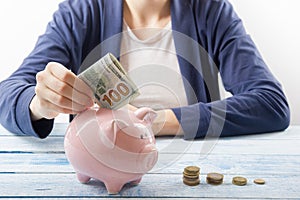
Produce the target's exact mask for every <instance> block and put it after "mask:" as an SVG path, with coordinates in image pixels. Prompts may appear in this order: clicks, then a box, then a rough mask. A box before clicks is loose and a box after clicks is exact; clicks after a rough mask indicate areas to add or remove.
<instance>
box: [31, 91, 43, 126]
mask: <svg viewBox="0 0 300 200" xmlns="http://www.w3.org/2000/svg"><path fill="white" fill-rule="evenodd" d="M37 101H38V99H37V97H36V96H34V97H33V98H32V100H31V102H30V105H29V110H30V118H31V121H37V120H40V119H42V118H43V116H42V115H41V114H39V112H38V110H39V109H37V103H38V102H37Z"/></svg>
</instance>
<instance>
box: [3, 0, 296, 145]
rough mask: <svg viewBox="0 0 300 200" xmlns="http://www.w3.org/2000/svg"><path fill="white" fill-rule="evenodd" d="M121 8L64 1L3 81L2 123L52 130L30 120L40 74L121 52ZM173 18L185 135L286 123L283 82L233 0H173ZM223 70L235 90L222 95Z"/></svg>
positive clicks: (41, 133)
mask: <svg viewBox="0 0 300 200" xmlns="http://www.w3.org/2000/svg"><path fill="white" fill-rule="evenodd" d="M122 10H123V5H122V0H85V1H82V0H67V1H65V2H63V3H61V4H60V6H59V9H58V11H57V12H55V13H54V15H53V20H52V21H51V22H50V23H49V24H48V26H47V29H46V32H45V33H44V34H43V35H42V36H40V37H39V39H38V41H37V44H36V46H35V48H34V50H33V51H32V52H31V54H30V55H29V56H28V57H27V58H26V59H25V60H24V62H23V63H22V65H21V66H20V68H19V69H17V70H16V71H15V72H14V73H13V74H12V75H11V76H10V77H9V78H8V79H6V80H4V81H3V82H1V84H0V92H1V94H0V110H1V112H0V122H1V124H2V125H3V126H4V127H6V128H7V129H8V130H10V131H11V132H14V133H18V134H26V135H33V136H36V137H40V138H45V137H47V136H48V135H49V133H50V132H51V130H52V127H53V120H46V119H42V120H39V121H37V122H34V123H32V122H31V120H30V110H29V104H30V101H31V99H32V98H33V96H34V95H35V91H34V88H35V85H36V80H35V75H36V74H37V72H39V71H41V70H44V68H45V66H46V65H47V63H48V62H50V61H55V62H59V63H62V64H63V65H64V66H66V67H67V68H69V69H71V70H72V71H73V72H74V73H78V71H79V70H81V69H82V68H85V67H87V66H88V65H89V64H91V63H92V62H94V61H96V60H97V59H98V58H100V57H101V56H103V55H105V54H106V53H107V52H112V53H113V54H115V55H116V56H119V53H120V52H119V49H120V37H116V34H118V33H120V32H121V31H122V18H123V16H122V15H123V12H122ZM171 19H172V29H173V36H174V41H175V48H176V52H177V54H178V56H177V57H178V62H179V65H180V70H181V73H182V75H183V77H184V85H185V90H186V93H187V99H188V103H189V106H186V107H181V108H172V109H173V111H174V113H175V115H176V117H177V119H178V120H179V121H180V123H181V126H182V128H183V130H184V132H185V135H184V138H185V139H192V138H198V137H204V136H206V135H208V136H216V137H218V136H231V135H243V134H252V133H262V132H271V131H279V130H283V129H285V128H287V127H288V125H289V120H290V111H289V107H288V103H287V100H286V97H285V95H284V93H283V91H282V88H281V85H280V83H279V82H278V81H277V80H276V79H275V77H274V76H273V75H272V74H271V72H270V71H269V69H268V68H267V66H266V64H265V63H264V61H263V59H262V56H261V55H260V54H259V52H258V50H257V48H256V47H255V45H254V43H253V41H252V40H251V38H250V36H249V35H247V33H246V32H245V29H244V27H243V24H242V21H241V20H240V19H239V17H238V16H237V14H236V13H235V12H234V10H233V7H232V5H231V4H230V3H229V2H228V1H227V0H172V1H171ZM99 44H101V45H99ZM93 49H94V51H93V53H92V54H90V52H91V51H92V50H93ZM90 55H92V56H90ZM87 58H88V59H87ZM84 60H85V61H84ZM218 73H220V75H221V77H222V81H223V85H224V87H225V89H226V90H227V91H229V92H230V93H232V94H233V96H232V97H229V98H227V99H224V100H220V99H219V90H218V78H217V77H218V76H217V75H218Z"/></svg>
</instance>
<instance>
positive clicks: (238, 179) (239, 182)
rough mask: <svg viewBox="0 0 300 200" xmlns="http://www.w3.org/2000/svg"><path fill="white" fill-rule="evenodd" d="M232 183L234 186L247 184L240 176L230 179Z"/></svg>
mask: <svg viewBox="0 0 300 200" xmlns="http://www.w3.org/2000/svg"><path fill="white" fill-rule="evenodd" d="M232 183H233V184H234V185H238V186H243V185H246V184H247V179H246V178H244V177H241V176H236V177H233V178H232Z"/></svg>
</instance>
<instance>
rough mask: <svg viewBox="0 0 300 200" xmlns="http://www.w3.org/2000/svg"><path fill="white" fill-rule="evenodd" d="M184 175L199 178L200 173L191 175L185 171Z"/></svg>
mask: <svg viewBox="0 0 300 200" xmlns="http://www.w3.org/2000/svg"><path fill="white" fill-rule="evenodd" d="M183 177H186V178H194V179H197V178H199V173H197V174H193V175H189V174H186V173H184V172H183Z"/></svg>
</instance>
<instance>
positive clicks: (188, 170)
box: [184, 166, 200, 175]
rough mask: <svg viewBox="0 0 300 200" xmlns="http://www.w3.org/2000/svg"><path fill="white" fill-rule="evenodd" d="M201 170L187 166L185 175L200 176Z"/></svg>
mask: <svg viewBox="0 0 300 200" xmlns="http://www.w3.org/2000/svg"><path fill="white" fill-rule="evenodd" d="M199 171H200V168H199V167H197V166H187V167H185V168H184V173H185V174H187V175H193V174H199Z"/></svg>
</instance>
